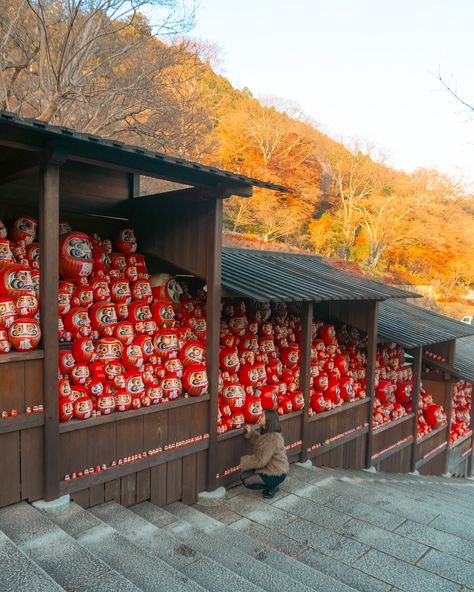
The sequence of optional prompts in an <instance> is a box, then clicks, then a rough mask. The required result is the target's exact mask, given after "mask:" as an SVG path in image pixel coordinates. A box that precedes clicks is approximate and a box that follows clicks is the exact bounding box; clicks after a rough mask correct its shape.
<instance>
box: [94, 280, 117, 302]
mask: <svg viewBox="0 0 474 592" xmlns="http://www.w3.org/2000/svg"><path fill="white" fill-rule="evenodd" d="M89 286H90V288H91V289H92V291H93V293H94V301H95V302H110V300H111V297H112V296H111V293H110V289H109V284H108V282H107V280H105V279H104V278H101V277H95V278H92V279H91V280H90V282H89Z"/></svg>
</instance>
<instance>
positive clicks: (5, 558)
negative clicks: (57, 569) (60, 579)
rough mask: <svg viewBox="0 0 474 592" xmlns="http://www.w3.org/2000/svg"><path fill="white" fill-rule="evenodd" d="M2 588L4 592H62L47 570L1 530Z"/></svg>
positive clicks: (0, 586)
mask: <svg viewBox="0 0 474 592" xmlns="http://www.w3.org/2000/svg"><path fill="white" fill-rule="evenodd" d="M0 590H1V591H2V592H55V591H56V590H58V591H59V592H61V590H63V588H62V587H61V586H59V584H57V583H56V582H55V581H54V580H53V579H52V578H51V577H50V576H49V575H48V574H47V573H46V572H45V571H43V570H42V569H41V568H40V567H39V566H38V565H36V563H34V562H33V561H32V560H31V559H29V558H28V557H27V556H26V555H25V553H23V551H21V550H20V549H19V548H18V547H17V545H15V543H14V542H13V541H11V540H10V539H9V538H8V537H7V536H6V534H4V533H2V532H0Z"/></svg>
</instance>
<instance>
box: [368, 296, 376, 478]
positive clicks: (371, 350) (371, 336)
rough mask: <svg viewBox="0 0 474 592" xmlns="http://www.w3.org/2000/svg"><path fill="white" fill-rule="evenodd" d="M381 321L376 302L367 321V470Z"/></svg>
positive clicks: (370, 464) (371, 438)
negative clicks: (378, 335) (378, 327)
mask: <svg viewBox="0 0 474 592" xmlns="http://www.w3.org/2000/svg"><path fill="white" fill-rule="evenodd" d="M378 320H379V303H378V302H374V303H373V307H372V309H371V310H369V311H368V319H367V368H366V375H365V380H366V387H365V388H366V393H367V396H368V397H369V401H370V402H369V405H368V418H367V422H368V424H369V431H368V432H367V446H366V451H365V468H366V469H369V468H370V467H371V466H372V452H373V426H372V417H373V414H374V397H375V367H376V364H375V360H376V356H377V325H378Z"/></svg>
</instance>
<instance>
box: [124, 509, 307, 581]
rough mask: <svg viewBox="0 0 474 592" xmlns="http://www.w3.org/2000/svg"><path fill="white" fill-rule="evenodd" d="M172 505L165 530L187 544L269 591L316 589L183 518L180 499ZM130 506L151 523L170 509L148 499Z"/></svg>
mask: <svg viewBox="0 0 474 592" xmlns="http://www.w3.org/2000/svg"><path fill="white" fill-rule="evenodd" d="M173 506H174V510H175V511H176V516H178V520H176V521H175V522H173V523H172V524H170V525H169V526H167V527H166V530H167V531H169V532H172V533H173V534H174V535H176V536H177V537H178V538H179V539H180V540H182V541H183V542H184V543H185V544H188V545H189V546H190V547H192V548H193V549H197V550H198V551H200V552H201V553H202V554H203V555H206V556H207V557H210V558H211V559H213V560H214V561H216V562H218V563H220V564H221V565H224V566H225V567H227V568H228V569H230V570H231V571H234V572H235V573H238V574H242V575H244V576H245V579H247V580H249V581H250V582H253V583H254V584H256V585H257V586H260V587H261V588H263V589H264V590H266V591H267V592H273V591H274V590H282V591H286V590H287V591H293V592H312V590H314V588H312V587H311V588H309V587H307V586H306V585H305V584H303V583H302V582H300V581H299V580H294V579H292V578H291V577H290V575H288V574H286V573H283V572H280V571H276V570H274V569H272V568H271V567H269V566H268V565H265V564H264V563H262V562H261V561H259V559H257V558H254V557H253V556H249V555H247V554H245V553H243V552H242V551H241V550H240V549H238V548H236V547H235V546H234V545H232V544H231V543H228V542H227V541H225V540H223V539H218V538H216V537H215V536H213V535H211V534H208V533H206V532H205V531H203V530H200V529H199V528H196V527H194V526H193V525H192V524H191V522H188V521H186V519H181V516H182V512H181V511H180V508H181V507H182V508H184V509H185V510H186V506H184V505H182V504H180V503H177V504H172V505H171V507H169V509H170V511H171V512H172V511H173ZM131 510H132V511H134V512H136V513H137V514H138V515H139V516H142V517H143V518H145V519H146V520H148V521H149V522H151V523H152V524H154V523H155V521H156V522H157V523H158V524H159V523H160V521H161V518H162V516H163V515H166V514H168V513H169V512H168V511H167V509H163V508H158V507H156V506H154V505H152V504H150V503H148V502H144V503H142V504H139V505H138V506H135V507H133V508H131ZM185 515H186V514H185Z"/></svg>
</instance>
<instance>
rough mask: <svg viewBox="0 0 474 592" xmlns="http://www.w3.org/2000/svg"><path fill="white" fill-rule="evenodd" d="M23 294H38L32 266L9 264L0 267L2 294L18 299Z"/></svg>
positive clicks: (0, 289)
mask: <svg viewBox="0 0 474 592" xmlns="http://www.w3.org/2000/svg"><path fill="white" fill-rule="evenodd" d="M23 294H36V292H35V286H34V284H33V278H32V277H31V270H30V268H29V267H26V266H25V265H8V266H6V267H4V268H3V269H0V296H6V297H9V298H13V299H15V300H16V299H17V298H19V297H20V296H22V295H23Z"/></svg>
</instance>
